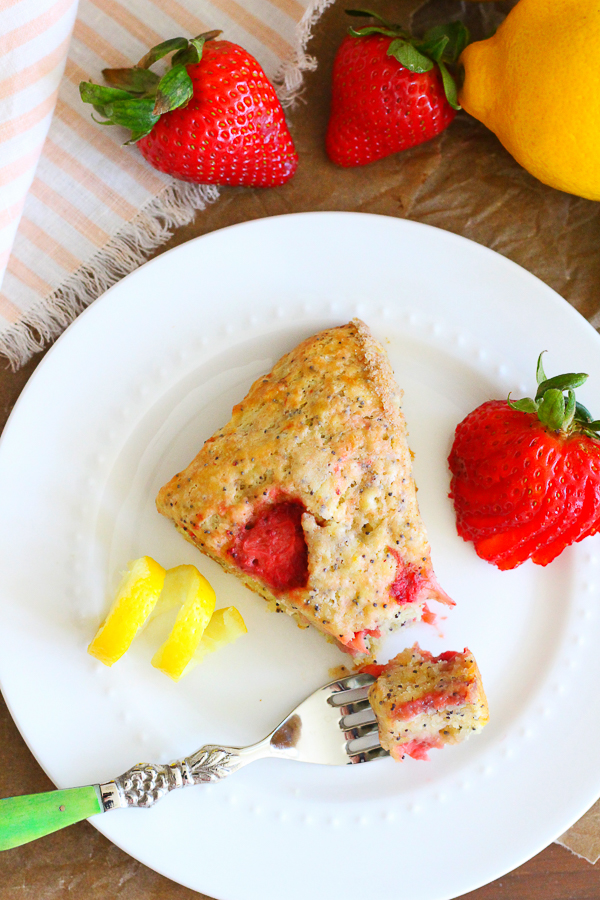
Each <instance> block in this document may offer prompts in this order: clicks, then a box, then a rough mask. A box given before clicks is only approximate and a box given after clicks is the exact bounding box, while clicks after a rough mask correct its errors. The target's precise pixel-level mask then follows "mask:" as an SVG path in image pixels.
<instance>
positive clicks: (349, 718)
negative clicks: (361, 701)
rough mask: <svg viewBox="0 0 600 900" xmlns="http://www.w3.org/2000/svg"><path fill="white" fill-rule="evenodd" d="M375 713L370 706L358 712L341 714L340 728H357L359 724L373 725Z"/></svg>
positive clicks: (345, 729) (346, 729)
mask: <svg viewBox="0 0 600 900" xmlns="http://www.w3.org/2000/svg"><path fill="white" fill-rule="evenodd" d="M376 721H377V720H376V718H375V713H374V712H373V710H372V709H371V707H370V706H367V707H366V708H365V709H361V710H359V712H353V713H350V714H349V715H346V716H342V717H341V719H340V728H341V729H342V730H343V731H348V730H349V729H350V728H359V727H360V726H361V725H373V724H374V723H375V722H376Z"/></svg>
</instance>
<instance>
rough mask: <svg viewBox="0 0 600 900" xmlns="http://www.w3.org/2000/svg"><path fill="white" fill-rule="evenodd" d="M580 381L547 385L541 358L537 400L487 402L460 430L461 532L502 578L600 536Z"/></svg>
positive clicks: (596, 444)
mask: <svg viewBox="0 0 600 900" xmlns="http://www.w3.org/2000/svg"><path fill="white" fill-rule="evenodd" d="M586 379H587V375H584V374H575V373H571V374H568V375H558V376H556V377H554V378H549V379H547V378H546V376H545V374H544V369H543V366H542V357H541V356H540V358H539V360H538V367H537V382H538V389H537V393H536V396H535V398H534V399H531V398H525V399H523V400H519V401H518V402H516V403H513V402H512V401H511V400H510V397H509V398H508V400H504V401H501V400H490V401H488V402H487V403H483V404H482V405H481V406H479V407H478V408H477V409H475V410H474V411H473V412H471V413H469V415H468V416H467V417H466V419H464V420H463V421H462V422H461V423H460V424H459V425H458V427H457V429H456V434H455V437H454V443H453V445H452V450H451V452H450V457H449V460H448V461H449V464H450V470H451V472H452V482H451V487H450V497H451V498H452V499H453V501H454V509H455V512H456V526H457V530H458V533H459V535H460V536H461V537H462V538H464V540H469V541H473V544H474V545H475V551H476V552H477V554H478V556H480V557H482V559H486V560H488V561H489V562H491V563H493V564H494V565H496V566H497V567H498V568H499V569H514V568H515V567H516V566H519V565H520V564H521V563H523V562H525V560H527V559H531V560H533V562H534V563H538V564H539V565H542V566H545V565H547V564H548V563H549V562H551V561H552V560H553V559H555V558H556V557H557V556H558V555H559V553H562V551H563V550H564V549H565V547H568V546H569V544H572V543H574V542H575V541H581V540H583V538H584V537H587V536H588V535H590V534H594V533H595V532H596V531H597V530H598V529H599V528H600V440H598V438H597V432H598V431H600V421H594V420H592V417H591V415H590V414H589V412H588V411H587V410H586V409H585V407H584V406H582V405H581V404H579V403H577V402H576V399H575V388H576V387H579V386H580V385H582V384H583V383H584V382H585V380H586ZM565 393H566V394H567V396H566V397H565Z"/></svg>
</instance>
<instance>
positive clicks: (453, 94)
mask: <svg viewBox="0 0 600 900" xmlns="http://www.w3.org/2000/svg"><path fill="white" fill-rule="evenodd" d="M438 66H439V70H440V72H441V75H442V83H443V85H444V93H445V94H446V100H447V101H448V103H449V104H450V106H451V107H452V109H460V108H461V106H460V104H459V102H458V90H457V88H456V82H455V80H454V78H453V77H452V75H451V74H450V72H449V71H448V69H447V68H446V66H445V64H444V63H443V62H439V63H438Z"/></svg>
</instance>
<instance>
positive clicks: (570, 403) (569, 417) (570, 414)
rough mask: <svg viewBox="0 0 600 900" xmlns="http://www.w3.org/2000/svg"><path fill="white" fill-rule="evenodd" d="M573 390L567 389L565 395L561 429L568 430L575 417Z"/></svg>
mask: <svg viewBox="0 0 600 900" xmlns="http://www.w3.org/2000/svg"><path fill="white" fill-rule="evenodd" d="M576 405H577V404H576V401H575V391H569V393H568V395H567V402H566V403H565V417H564V420H563V423H562V426H561V427H562V429H563V431H568V430H569V429H570V427H571V425H572V423H573V419H574V418H575V407H576Z"/></svg>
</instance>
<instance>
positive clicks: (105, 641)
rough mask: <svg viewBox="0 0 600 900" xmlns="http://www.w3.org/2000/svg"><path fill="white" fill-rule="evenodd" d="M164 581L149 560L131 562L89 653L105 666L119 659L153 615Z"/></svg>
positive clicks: (154, 564)
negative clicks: (151, 614)
mask: <svg viewBox="0 0 600 900" xmlns="http://www.w3.org/2000/svg"><path fill="white" fill-rule="evenodd" d="M164 580H165V570H164V569H163V567H162V566H161V565H159V563H157V562H156V561H155V560H154V559H152V557H150V556H142V558H141V559H134V560H133V561H132V562H130V563H129V565H128V566H127V570H126V572H125V574H124V575H123V578H122V579H121V583H120V584H119V587H118V588H117V593H116V596H115V599H114V601H113V604H112V606H111V608H110V611H109V613H108V616H107V617H106V619H105V621H104V622H103V624H102V625H101V626H100V628H99V629H98V632H97V634H96V637H95V638H94V640H93V641H92V643H91V644H90V646H89V647H88V653H91V655H92V656H95V657H96V659H99V660H100V662H103V663H104V664H105V665H107V666H112V664H113V663H115V662H116V661H117V660H118V659H120V658H121V657H122V656H123V654H124V653H125V651H126V650H127V649H128V648H129V646H130V645H131V642H132V641H133V639H134V637H135V636H136V634H137V633H138V631H139V629H140V628H141V626H142V625H143V624H144V622H145V621H146V619H147V618H148V616H149V615H150V613H151V612H152V609H153V608H154V605H155V604H156V601H157V600H158V597H159V595H160V592H161V590H162V587H163V582H164Z"/></svg>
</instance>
